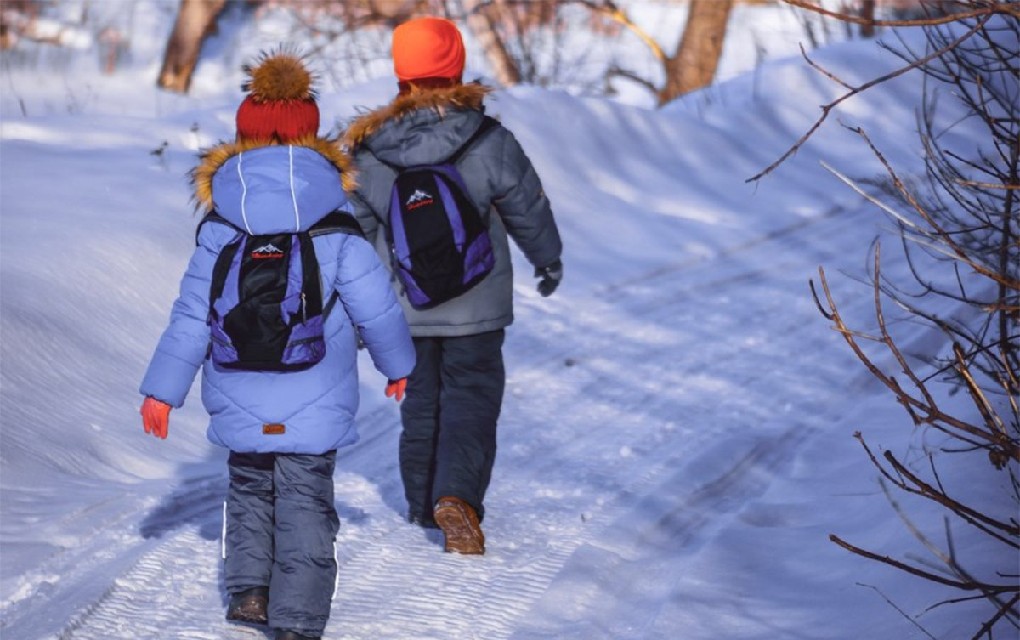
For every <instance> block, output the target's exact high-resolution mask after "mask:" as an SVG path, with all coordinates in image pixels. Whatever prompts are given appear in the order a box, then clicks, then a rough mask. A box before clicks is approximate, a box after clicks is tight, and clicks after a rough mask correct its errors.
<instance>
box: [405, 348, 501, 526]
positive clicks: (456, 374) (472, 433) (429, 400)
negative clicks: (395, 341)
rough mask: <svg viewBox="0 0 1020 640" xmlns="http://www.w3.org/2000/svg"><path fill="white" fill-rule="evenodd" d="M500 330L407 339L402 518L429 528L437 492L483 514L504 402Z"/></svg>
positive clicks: (482, 515) (440, 495) (439, 496)
mask: <svg viewBox="0 0 1020 640" xmlns="http://www.w3.org/2000/svg"><path fill="white" fill-rule="evenodd" d="M503 337H504V332H503V330H499V331H491V332H488V333H482V334H478V335H473V336H463V337H457V338H414V348H415V352H416V354H417V358H418V359H417V363H416V364H415V367H414V371H413V372H412V373H411V376H410V377H409V378H408V380H407V396H406V397H405V398H404V402H403V403H402V404H401V405H400V417H401V420H402V422H403V427H404V428H403V432H402V433H401V434H400V475H401V478H402V479H403V481H404V494H405V496H406V497H407V504H408V517H409V519H410V520H411V521H412V522H418V523H420V524H425V525H429V526H431V525H432V524H433V520H432V507H433V505H434V504H435V502H436V500H438V499H439V498H441V497H443V496H455V497H457V498H460V499H461V500H464V501H465V502H467V503H468V504H470V505H471V506H472V507H474V508H475V510H476V511H477V512H478V517H479V518H483V517H484V515H485V511H484V509H485V507H484V505H483V501H484V498H485V491H486V489H488V487H489V480H490V478H491V476H492V465H493V463H494V462H495V460H496V421H497V419H498V418H499V412H500V407H501V405H502V403H503V388H504V387H505V386H506V373H505V370H504V368H503Z"/></svg>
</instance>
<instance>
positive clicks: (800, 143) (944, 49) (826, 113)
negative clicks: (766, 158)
mask: <svg viewBox="0 0 1020 640" xmlns="http://www.w3.org/2000/svg"><path fill="white" fill-rule="evenodd" d="M784 1H789V0H784ZM990 17H991V16H985V17H984V18H983V19H982V21H981V22H979V23H978V24H976V25H974V26H973V27H972V28H970V29H969V30H967V32H966V33H964V34H963V35H962V36H960V37H959V38H957V39H956V40H954V41H953V42H950V43H949V44H947V45H946V46H944V47H942V48H941V49H938V50H936V51H934V52H932V53H931V54H929V55H927V56H925V57H923V58H919V59H917V60H915V61H913V62H911V63H910V64H907V65H905V66H903V67H900V68H899V69H896V70H895V71H891V72H889V73H887V74H885V75H883V76H880V77H878V78H874V79H872V80H869V81H868V82H865V83H864V84H862V85H860V86H858V87H855V88H854V89H851V90H850V91H847V92H846V93H844V94H843V95H842V96H840V97H838V98H836V99H835V100H833V101H832V102H830V103H828V104H825V105H822V115H821V116H819V118H818V120H816V121H815V123H814V124H813V125H811V128H809V129H808V130H807V133H805V134H804V135H802V136H801V137H800V139H798V140H797V142H795V143H794V144H793V146H792V147H790V148H789V149H787V150H786V152H785V153H784V154H783V155H782V156H780V158H779V159H778V160H776V161H775V162H773V163H772V164H770V165H769V166H767V167H765V168H764V169H763V170H761V171H760V172H758V173H757V174H755V175H753V176H751V177H750V178H748V179H747V180H744V182H745V183H746V182H755V181H757V180H760V179H761V178H762V177H764V176H766V175H768V174H769V173H772V171H774V170H775V169H776V167H778V166H779V165H781V164H782V163H784V162H786V160H787V159H788V158H790V156H792V155H793V154H795V153H797V151H799V150H800V148H801V147H802V146H803V145H804V143H805V142H807V140H808V138H810V137H811V136H812V135H813V134H814V132H815V131H817V130H818V128H819V127H821V126H822V123H824V122H825V120H826V119H828V117H829V114H830V113H831V112H832V110H833V109H835V108H836V107H837V106H839V105H840V104H842V103H843V102H845V101H846V100H848V99H850V98H852V97H853V96H855V95H857V94H859V93H861V92H863V91H867V90H868V89H870V88H871V87H874V86H875V85H879V84H882V83H883V82H888V81H889V80H892V79H893V78H896V77H898V76H901V75H903V74H904V73H906V72H908V71H910V70H911V69H917V68H918V67H921V66H923V65H925V64H927V63H929V62H931V61H932V60H934V59H936V58H938V57H940V56H942V55H944V54H945V53H946V52H947V51H949V50H951V49H952V48H954V47H956V46H958V45H959V44H960V43H961V42H964V41H966V40H967V39H968V38H970V37H971V36H972V35H974V34H975V33H977V32H978V30H979V29H980V28H981V27H983V26H984V24H985V22H987V21H988V19H989V18H990Z"/></svg>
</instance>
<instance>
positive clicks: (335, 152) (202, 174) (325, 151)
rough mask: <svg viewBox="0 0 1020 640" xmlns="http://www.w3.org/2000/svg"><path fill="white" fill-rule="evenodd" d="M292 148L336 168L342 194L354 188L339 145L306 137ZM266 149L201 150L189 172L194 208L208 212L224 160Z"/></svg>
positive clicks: (242, 145) (243, 145) (239, 145)
mask: <svg viewBox="0 0 1020 640" xmlns="http://www.w3.org/2000/svg"><path fill="white" fill-rule="evenodd" d="M294 144H295V145H297V146H302V147H308V148H309V149H311V150H312V151H315V152H316V153H318V154H319V155H320V156H322V157H323V158H325V159H326V160H328V161H329V162H330V163H331V164H332V165H333V166H334V167H336V170H337V171H338V172H339V173H340V180H341V181H342V182H343V188H344V190H345V191H350V190H351V189H353V188H354V187H355V186H356V183H355V180H354V165H353V163H352V162H351V159H350V157H349V156H348V155H347V154H346V153H344V151H343V149H341V147H340V143H339V141H337V140H329V139H327V138H316V137H309V138H303V139H301V140H297V141H295V142H294ZM266 146H272V145H270V144H268V143H266V142H259V141H245V142H223V143H220V144H218V145H216V146H214V147H211V148H209V149H206V150H204V151H203V152H202V155H201V156H200V161H199V164H198V166H197V167H195V168H194V169H192V171H191V184H192V186H193V187H194V189H195V193H194V196H193V197H194V199H195V204H196V206H198V207H204V208H205V209H206V210H210V209H212V206H213V193H212V179H213V176H214V175H215V174H216V172H217V171H219V170H220V167H222V166H223V165H224V164H226V162H227V160H229V159H230V158H232V157H233V156H236V155H238V154H239V153H242V152H245V151H252V150H253V149H258V148H260V147H266Z"/></svg>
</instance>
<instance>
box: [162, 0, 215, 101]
mask: <svg viewBox="0 0 1020 640" xmlns="http://www.w3.org/2000/svg"><path fill="white" fill-rule="evenodd" d="M226 3H227V2H226V0H181V5H180V9H178V10H177V20H176V22H174V30H173V31H172V32H171V33H170V38H169V39H168V40H167V43H166V53H165V54H164V55H163V68H162V69H160V71H159V80H158V81H157V83H156V84H157V85H158V86H160V87H162V88H163V89H168V90H170V91H176V92H178V93H187V92H188V87H190V86H191V75H192V73H193V72H194V71H195V65H196V64H198V56H199V53H200V52H201V51H202V42H204V41H205V39H206V37H207V36H208V35H209V34H210V33H211V32H212V31H213V28H214V27H215V26H216V17H217V16H218V15H219V14H220V12H221V11H223V7H224V6H226Z"/></svg>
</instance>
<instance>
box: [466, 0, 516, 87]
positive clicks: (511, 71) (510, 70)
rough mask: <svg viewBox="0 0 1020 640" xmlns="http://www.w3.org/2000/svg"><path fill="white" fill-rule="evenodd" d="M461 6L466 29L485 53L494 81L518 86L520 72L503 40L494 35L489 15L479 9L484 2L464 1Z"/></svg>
mask: <svg viewBox="0 0 1020 640" xmlns="http://www.w3.org/2000/svg"><path fill="white" fill-rule="evenodd" d="M461 4H462V5H463V6H464V12H465V14H467V25H468V28H469V29H471V33H472V34H473V35H474V36H475V38H477V39H478V42H479V44H481V45H482V51H484V52H485V58H486V60H488V61H489V65H490V66H491V67H492V73H493V75H494V76H495V77H496V81H497V82H499V83H500V84H501V85H503V86H504V87H509V86H512V85H515V84H519V83H520V81H521V72H520V70H519V69H518V68H517V65H516V64H515V63H514V61H513V58H511V57H510V52H508V51H507V49H506V44H505V43H504V42H503V39H502V38H500V37H499V34H498V33H496V29H495V28H494V27H493V24H492V20H491V18H490V17H489V13H488V12H487V11H485V10H484V9H482V10H480V9H479V7H480V6H481V5H482V4H484V2H482V0H464V1H463V2H462V3H461Z"/></svg>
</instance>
